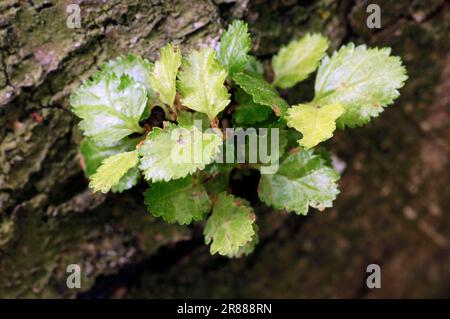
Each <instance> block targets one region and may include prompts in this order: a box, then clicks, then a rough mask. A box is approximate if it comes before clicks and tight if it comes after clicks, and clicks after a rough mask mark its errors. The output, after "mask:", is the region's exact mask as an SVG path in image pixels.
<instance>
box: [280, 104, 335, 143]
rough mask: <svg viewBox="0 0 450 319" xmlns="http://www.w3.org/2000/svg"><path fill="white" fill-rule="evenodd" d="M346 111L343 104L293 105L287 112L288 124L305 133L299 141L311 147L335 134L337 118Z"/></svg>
mask: <svg viewBox="0 0 450 319" xmlns="http://www.w3.org/2000/svg"><path fill="white" fill-rule="evenodd" d="M343 113H344V108H343V107H342V105H341V104H339V103H335V104H327V105H325V106H322V107H317V106H314V105H311V104H298V105H294V106H292V108H290V109H289V110H288V112H287V124H288V126H290V127H293V128H295V129H296V130H297V131H299V132H301V133H302V134H303V137H302V139H300V140H299V141H298V142H299V144H300V145H301V146H303V147H305V148H306V149H310V148H312V147H314V146H316V145H317V144H319V143H320V142H323V141H325V140H327V139H329V138H331V137H332V136H333V132H334V131H335V130H336V120H337V119H338V118H339V116H341V115H342V114H343Z"/></svg>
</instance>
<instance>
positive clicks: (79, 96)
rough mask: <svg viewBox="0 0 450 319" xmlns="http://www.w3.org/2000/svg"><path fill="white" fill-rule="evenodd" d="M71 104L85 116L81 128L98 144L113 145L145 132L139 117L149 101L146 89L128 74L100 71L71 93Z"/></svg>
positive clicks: (73, 108)
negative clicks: (120, 74) (131, 135)
mask: <svg viewBox="0 0 450 319" xmlns="http://www.w3.org/2000/svg"><path fill="white" fill-rule="evenodd" d="M70 103H71V105H72V111H73V112H74V113H75V114H76V115H77V116H78V117H80V118H81V119H82V121H81V122H80V124H79V126H80V128H81V129H82V130H83V131H84V134H85V135H86V136H89V137H91V138H92V140H93V141H94V142H95V143H96V144H98V145H102V146H107V145H112V144H115V143H117V142H118V141H120V140H121V139H122V138H124V137H125V136H128V135H130V134H132V133H143V132H144V129H143V128H141V127H140V126H139V119H140V118H141V115H142V113H143V112H144V110H145V107H146V104H147V94H146V90H145V87H144V86H143V85H142V84H140V83H136V82H133V81H132V80H131V79H130V78H129V77H128V76H126V75H122V76H121V77H120V78H119V77H117V76H116V75H114V74H107V73H97V74H96V75H95V76H94V78H93V79H92V80H91V81H87V82H85V83H84V84H83V85H82V86H81V87H79V88H78V89H77V90H76V91H75V92H74V93H73V94H72V95H71V97H70Z"/></svg>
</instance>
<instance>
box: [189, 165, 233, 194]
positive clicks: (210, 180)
mask: <svg viewBox="0 0 450 319" xmlns="http://www.w3.org/2000/svg"><path fill="white" fill-rule="evenodd" d="M233 169H234V164H225V163H223V164H222V163H221V164H219V163H213V164H210V165H208V166H206V167H205V169H204V170H202V171H200V172H198V175H199V179H200V180H201V181H202V184H203V186H204V187H205V189H206V191H207V192H208V194H209V195H210V196H217V194H219V193H221V192H225V191H226V190H227V189H228V187H229V179H230V173H231V171H232V170H233Z"/></svg>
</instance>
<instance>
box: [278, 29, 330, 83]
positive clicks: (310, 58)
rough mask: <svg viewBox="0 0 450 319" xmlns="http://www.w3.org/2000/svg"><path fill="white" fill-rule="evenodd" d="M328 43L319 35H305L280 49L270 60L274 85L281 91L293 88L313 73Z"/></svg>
mask: <svg viewBox="0 0 450 319" xmlns="http://www.w3.org/2000/svg"><path fill="white" fill-rule="evenodd" d="M328 45H329V42H328V40H327V38H325V37H324V36H322V35H321V34H317V33H316V34H309V33H308V34H306V35H305V36H303V37H302V38H300V39H298V40H295V41H291V42H290V43H289V44H288V45H287V46H285V47H283V48H281V50H280V51H279V52H278V54H277V55H275V56H274V57H273V58H272V68H273V70H274V73H275V80H274V85H275V86H278V87H280V88H282V89H286V88H290V87H293V86H294V85H295V84H297V83H298V82H300V81H303V80H304V79H306V78H307V77H308V75H310V74H311V73H312V72H314V71H315V70H316V69H317V67H318V65H319V61H320V59H322V57H323V56H324V55H325V52H326V50H327V49H328Z"/></svg>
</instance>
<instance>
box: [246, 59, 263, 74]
mask: <svg viewBox="0 0 450 319" xmlns="http://www.w3.org/2000/svg"><path fill="white" fill-rule="evenodd" d="M244 73H247V74H252V75H257V76H261V77H263V76H264V65H263V64H262V62H261V61H259V60H258V59H257V58H256V57H254V56H253V55H249V56H248V60H247V64H246V65H245V72H244Z"/></svg>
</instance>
